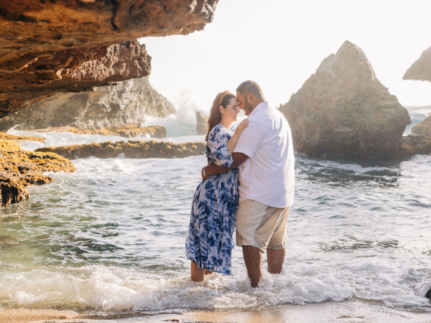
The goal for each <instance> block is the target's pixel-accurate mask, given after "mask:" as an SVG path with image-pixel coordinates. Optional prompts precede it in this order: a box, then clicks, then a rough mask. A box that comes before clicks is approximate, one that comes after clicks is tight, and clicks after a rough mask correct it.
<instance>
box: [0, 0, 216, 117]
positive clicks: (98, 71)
mask: <svg viewBox="0 0 431 323" xmlns="http://www.w3.org/2000/svg"><path fill="white" fill-rule="evenodd" d="M216 4H217V0H195V1H190V0H152V1H145V0H133V1H132V0H116V1H105V0H75V1H70V0H56V1H46V0H20V1H15V0H3V1H0V118H1V117H2V116H6V115H8V114H10V113H11V112H14V111H17V110H19V109H22V108H23V107H26V106H28V105H30V104H32V103H35V102H37V101H39V100H42V99H46V98H48V97H50V96H51V95H52V94H54V93H57V92H81V91H86V90H89V89H91V88H92V87H94V86H104V85H108V84H110V83H112V82H119V81H123V80H126V79H130V78H138V77H143V76H146V75H148V74H149V73H150V68H151V65H150V57H149V56H148V55H147V53H146V51H145V48H144V47H143V46H141V45H139V43H138V42H137V41H136V39H137V38H138V37H145V36H166V35H176V34H182V35H186V34H188V33H190V32H193V31H196V30H201V29H203V28H204V26H205V24H207V23H209V22H211V20H212V19H213V16H214V10H215V7H216Z"/></svg>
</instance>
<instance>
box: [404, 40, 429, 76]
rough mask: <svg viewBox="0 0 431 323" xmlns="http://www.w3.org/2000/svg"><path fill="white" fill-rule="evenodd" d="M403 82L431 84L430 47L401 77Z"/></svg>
mask: <svg viewBox="0 0 431 323" xmlns="http://www.w3.org/2000/svg"><path fill="white" fill-rule="evenodd" d="M403 79H404V80H417V81H428V82H431V47H430V48H428V49H427V50H426V51H424V52H423V53H422V55H421V56H420V57H419V59H418V60H417V61H416V62H414V63H413V65H412V66H410V68H409V69H408V70H407V72H406V73H405V74H404V76H403Z"/></svg>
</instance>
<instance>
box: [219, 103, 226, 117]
mask: <svg viewBox="0 0 431 323" xmlns="http://www.w3.org/2000/svg"><path fill="white" fill-rule="evenodd" d="M219 109H220V113H221V115H223V113H224V111H225V110H226V109H225V108H223V106H222V105H221V106H220V108H219Z"/></svg>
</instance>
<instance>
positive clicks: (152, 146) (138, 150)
mask: <svg viewBox="0 0 431 323" xmlns="http://www.w3.org/2000/svg"><path fill="white" fill-rule="evenodd" d="M205 146H206V145H205V143H204V142H186V143H184V144H174V143H172V142H165V141H154V140H151V141H141V140H130V141H127V142H125V141H117V142H111V141H108V142H103V143H92V144H85V145H71V146H62V147H43V148H38V149H36V152H52V153H56V154H59V155H61V156H63V157H66V158H68V159H77V158H87V157H91V156H93V157H97V158H116V157H118V156H119V155H120V154H124V157H126V158H183V157H190V156H196V155H201V154H203V153H204V152H205Z"/></svg>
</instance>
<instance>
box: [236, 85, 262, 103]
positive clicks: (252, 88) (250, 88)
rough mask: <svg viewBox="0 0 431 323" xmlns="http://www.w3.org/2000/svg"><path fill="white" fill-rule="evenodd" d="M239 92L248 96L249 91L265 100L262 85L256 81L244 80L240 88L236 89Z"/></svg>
mask: <svg viewBox="0 0 431 323" xmlns="http://www.w3.org/2000/svg"><path fill="white" fill-rule="evenodd" d="M236 91H237V92H239V93H241V94H242V95H244V96H247V94H249V93H253V95H254V96H255V97H256V98H258V99H260V100H265V96H264V95H263V92H262V89H261V88H260V86H259V85H258V84H257V83H256V82H254V81H245V82H242V83H241V84H240V85H239V86H238V88H237V89H236Z"/></svg>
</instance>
